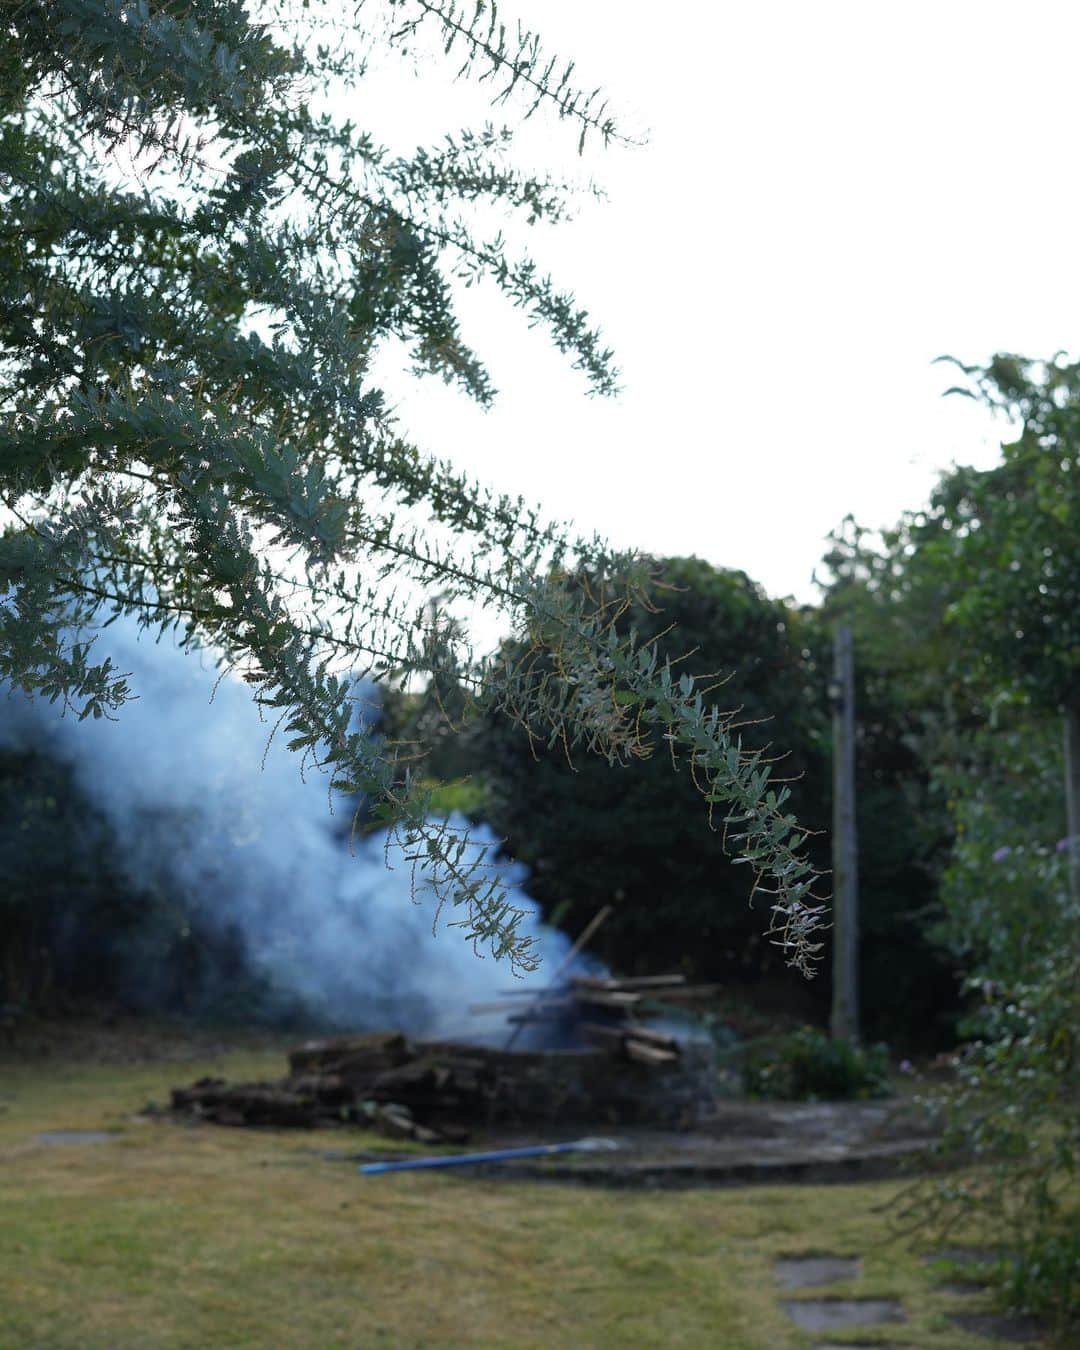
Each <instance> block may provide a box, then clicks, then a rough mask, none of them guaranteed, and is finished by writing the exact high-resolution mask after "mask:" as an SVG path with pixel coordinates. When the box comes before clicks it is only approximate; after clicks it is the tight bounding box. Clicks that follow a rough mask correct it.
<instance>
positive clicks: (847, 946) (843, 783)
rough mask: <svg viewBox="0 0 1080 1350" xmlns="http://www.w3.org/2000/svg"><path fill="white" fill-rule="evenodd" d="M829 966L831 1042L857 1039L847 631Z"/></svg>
mask: <svg viewBox="0 0 1080 1350" xmlns="http://www.w3.org/2000/svg"><path fill="white" fill-rule="evenodd" d="M829 693H830V696H831V702H832V709H833V833H832V865H833V901H832V905H833V963H832V982H833V983H832V1017H831V1019H830V1023H829V1030H830V1033H831V1034H832V1036H833V1038H834V1039H837V1040H846V1041H857V1040H858V1039H859V879H858V851H857V842H856V834H855V661H854V656H853V653H852V640H851V629H850V628H849V627H848V625H847V624H844V623H841V624H838V625H837V627H836V633H835V635H834V639H833V678H832V683H831V685H830V687H829Z"/></svg>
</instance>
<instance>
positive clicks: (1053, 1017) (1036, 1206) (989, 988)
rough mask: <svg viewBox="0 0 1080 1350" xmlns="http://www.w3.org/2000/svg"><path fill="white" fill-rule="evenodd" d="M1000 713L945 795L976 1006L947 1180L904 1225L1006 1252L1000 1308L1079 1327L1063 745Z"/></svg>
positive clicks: (1077, 1008) (952, 1106) (939, 1105)
mask: <svg viewBox="0 0 1080 1350" xmlns="http://www.w3.org/2000/svg"><path fill="white" fill-rule="evenodd" d="M1024 712H1025V709H1024V708H1023V707H1022V706H1021V707H1020V708H1019V709H1018V710H1016V709H1011V708H1009V707H1007V706H1006V707H1004V708H1003V709H1001V710H1000V712H999V717H998V721H997V724H996V725H994V726H993V727H991V728H989V729H988V730H987V731H986V732H985V733H984V734H983V735H982V736H980V737H976V738H973V741H972V744H971V750H972V758H971V761H970V763H968V764H966V765H960V766H958V767H957V768H956V769H955V770H954V771H952V772H951V773H946V772H942V773H941V774H940V775H939V781H940V782H941V783H942V785H943V786H944V787H945V788H946V789H947V791H948V792H949V794H950V801H949V805H950V809H951V811H952V815H953V819H954V822H955V826H956V841H955V844H954V848H953V854H952V857H951V859H950V862H949V866H948V867H947V869H946V871H945V874H944V877H943V879H942V889H941V894H942V898H943V900H944V904H945V913H946V919H945V922H944V923H943V924H942V925H941V926H940V930H939V932H940V936H941V938H942V940H944V941H945V942H947V943H948V944H949V945H950V946H951V947H952V949H953V950H954V952H955V953H956V955H957V957H959V958H961V959H962V960H964V962H965V963H966V964H967V965H968V968H969V970H970V972H971V974H970V976H969V979H968V981H967V988H968V991H969V993H970V994H972V995H974V996H975V997H976V998H977V1000H978V1001H977V1003H976V1006H975V1007H974V1008H972V1010H971V1012H970V1014H969V1016H968V1018H967V1021H966V1023H965V1026H964V1028H963V1029H964V1033H965V1035H966V1036H967V1037H968V1040H969V1043H968V1045H967V1046H966V1047H965V1048H964V1050H963V1052H962V1054H961V1055H960V1056H959V1057H958V1060H957V1073H956V1081H955V1083H954V1084H952V1085H951V1086H950V1087H948V1088H945V1089H943V1090H942V1092H941V1093H940V1094H939V1096H938V1098H937V1099H936V1101H935V1103H934V1106H935V1109H936V1111H937V1113H938V1115H939V1116H940V1117H941V1118H942V1119H943V1121H944V1134H943V1137H942V1140H941V1143H940V1146H939V1148H938V1161H939V1163H940V1171H939V1172H936V1173H935V1174H934V1175H932V1176H931V1178H930V1179H929V1180H928V1181H927V1182H925V1183H923V1184H921V1185H919V1186H916V1187H915V1188H914V1189H913V1191H912V1193H911V1195H910V1196H909V1203H908V1204H907V1205H906V1206H905V1207H904V1209H903V1210H902V1213H903V1215H904V1218H905V1221H906V1222H907V1223H908V1224H909V1225H910V1227H911V1228H913V1229H915V1228H919V1227H922V1228H923V1229H926V1228H929V1229H930V1230H931V1231H933V1232H934V1233H935V1235H936V1236H937V1237H939V1238H945V1237H947V1235H948V1233H949V1232H950V1231H951V1229H952V1228H953V1227H955V1226H956V1225H957V1224H961V1223H962V1224H963V1225H964V1226H965V1227H967V1228H968V1230H969V1231H976V1232H980V1231H981V1233H982V1234H983V1235H985V1238H986V1240H988V1241H989V1242H992V1244H993V1245H994V1246H995V1247H996V1248H997V1251H998V1257H999V1259H998V1261H997V1262H996V1264H995V1266H994V1267H993V1269H992V1271H991V1272H990V1273H991V1276H992V1279H993V1282H994V1285H995V1287H996V1289H997V1292H998V1296H999V1300H1000V1302H1001V1303H1002V1304H1003V1305H1004V1306H1007V1307H1011V1308H1014V1309H1016V1310H1018V1311H1026V1312H1031V1313H1037V1314H1041V1315H1043V1316H1049V1317H1052V1318H1053V1319H1054V1321H1055V1323H1056V1325H1057V1327H1058V1329H1059V1330H1060V1331H1061V1332H1062V1334H1063V1335H1069V1334H1070V1332H1071V1330H1072V1329H1075V1328H1076V1326H1077V1325H1078V1323H1080V1274H1078V1272H1080V1198H1078V1194H1077V1175H1078V1173H1080V1110H1078V1106H1080V903H1078V901H1077V899H1076V898H1074V897H1073V896H1072V895H1071V894H1070V891H1069V884H1068V866H1067V853H1066V852H1065V849H1064V847H1063V845H1064V843H1065V841H1064V840H1062V839H1058V838H1057V836H1058V835H1059V834H1060V833H1061V830H1062V828H1063V825H1064V810H1063V803H1062V801H1061V789H1060V783H1061V778H1062V772H1061V770H1062V764H1061V739H1060V729H1059V727H1058V726H1056V725H1047V724H1040V723H1039V722H1037V721H1033V720H1031V719H1029V718H1026V717H1025V716H1024Z"/></svg>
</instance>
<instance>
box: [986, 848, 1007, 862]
mask: <svg viewBox="0 0 1080 1350" xmlns="http://www.w3.org/2000/svg"><path fill="white" fill-rule="evenodd" d="M1011 852H1012V849H1011V848H1010V847H1009V845H1008V844H1003V845H1002V846H1001V848H996V849H994V851H993V853H991V854H990V861H991V862H996V863H998V862H1004V861H1005V859H1006V858H1007V857H1008V856H1009V854H1010V853H1011Z"/></svg>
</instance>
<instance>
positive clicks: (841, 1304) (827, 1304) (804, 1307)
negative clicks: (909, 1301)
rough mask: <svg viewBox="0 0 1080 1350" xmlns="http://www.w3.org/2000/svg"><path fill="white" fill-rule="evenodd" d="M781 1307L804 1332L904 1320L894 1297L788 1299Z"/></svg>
mask: <svg viewBox="0 0 1080 1350" xmlns="http://www.w3.org/2000/svg"><path fill="white" fill-rule="evenodd" d="M780 1306H781V1307H782V1308H783V1310H784V1311H785V1312H786V1313H787V1315H788V1316H789V1317H790V1318H791V1320H792V1321H793V1322H794V1323H795V1325H796V1326H797V1327H799V1328H800V1329H801V1330H803V1331H847V1330H848V1329H849V1328H851V1327H867V1326H877V1325H880V1324H881V1323H882V1322H903V1321H904V1320H905V1316H904V1309H903V1307H902V1305H901V1303H900V1300H899V1299H897V1298H808V1299H791V1298H788V1299H781V1301H780Z"/></svg>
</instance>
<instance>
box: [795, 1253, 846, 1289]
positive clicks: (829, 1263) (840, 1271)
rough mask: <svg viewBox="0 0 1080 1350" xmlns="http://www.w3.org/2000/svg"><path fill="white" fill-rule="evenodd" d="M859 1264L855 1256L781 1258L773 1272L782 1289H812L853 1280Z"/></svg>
mask: <svg viewBox="0 0 1080 1350" xmlns="http://www.w3.org/2000/svg"><path fill="white" fill-rule="evenodd" d="M861 1264H862V1263H861V1262H860V1260H859V1258H858V1257H857V1256H824V1255H822V1256H782V1257H781V1258H780V1259H779V1260H778V1261H776V1262H775V1263H774V1265H773V1270H774V1271H775V1273H776V1278H777V1279H778V1280H779V1281H780V1286H781V1288H783V1289H812V1288H813V1287H814V1286H815V1285H819V1284H838V1283H839V1282H840V1281H841V1280H853V1279H855V1277H856V1276H857V1275H858V1273H859V1267H860V1265H861Z"/></svg>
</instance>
